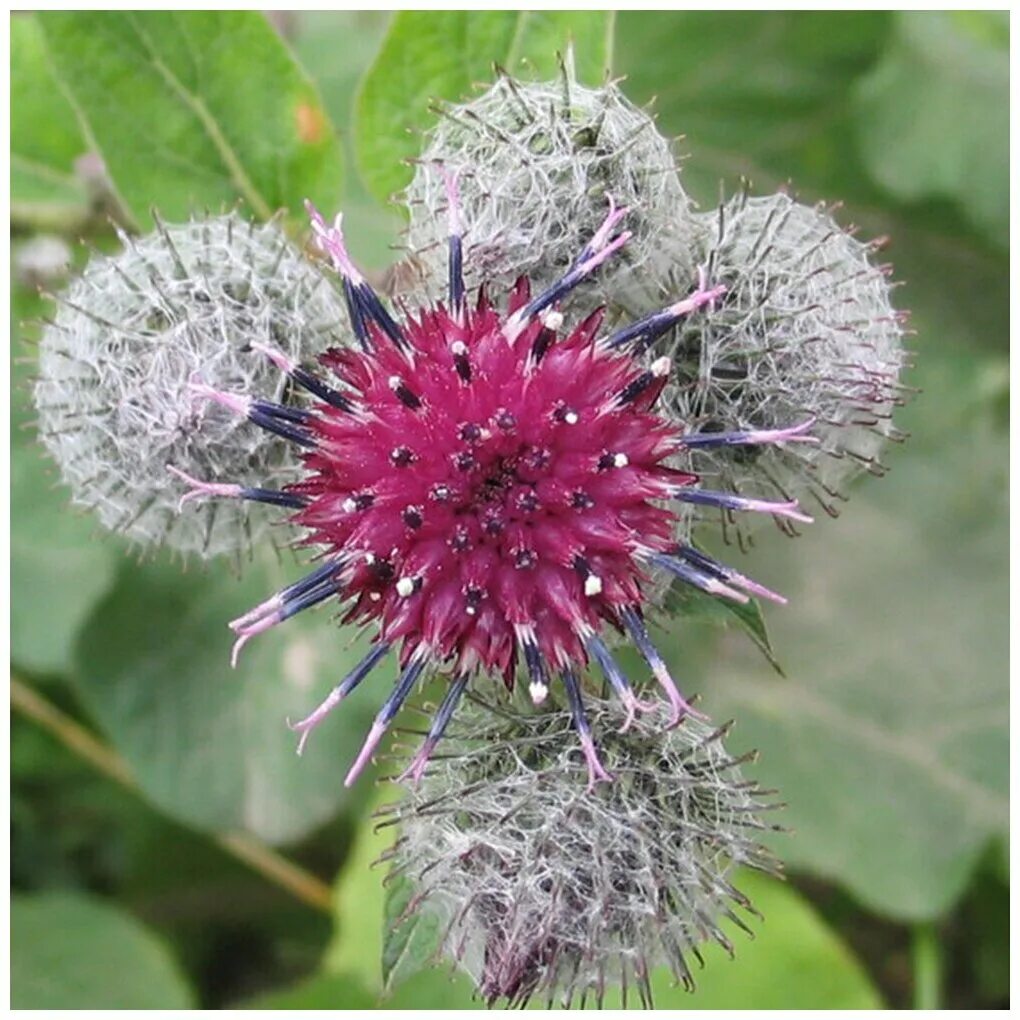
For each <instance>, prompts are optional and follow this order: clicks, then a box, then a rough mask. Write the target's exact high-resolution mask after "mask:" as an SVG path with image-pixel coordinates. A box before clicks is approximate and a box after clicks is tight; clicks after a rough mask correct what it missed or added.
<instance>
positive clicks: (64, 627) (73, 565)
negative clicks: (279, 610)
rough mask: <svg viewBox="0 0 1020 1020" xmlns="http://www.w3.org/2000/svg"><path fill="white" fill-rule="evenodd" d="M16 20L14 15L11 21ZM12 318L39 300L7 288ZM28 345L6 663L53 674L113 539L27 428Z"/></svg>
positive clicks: (107, 579)
mask: <svg viewBox="0 0 1020 1020" xmlns="http://www.w3.org/2000/svg"><path fill="white" fill-rule="evenodd" d="M18 21H20V18H19V19H15V23H17V22H18ZM12 296H13V301H12V304H11V310H12V315H13V318H14V319H15V322H13V323H12V325H11V332H12V335H16V334H17V332H18V331H19V330H18V323H17V320H20V319H26V318H29V317H32V316H39V315H42V314H43V312H44V310H45V308H44V302H43V301H42V299H41V298H39V296H38V295H36V294H33V293H31V292H30V291H28V290H26V289H25V288H23V287H17V286H15V287H13V288H12ZM30 350H31V348H28V347H27V346H26V347H24V348H19V347H18V346H16V347H15V350H14V361H13V364H12V377H13V385H12V392H11V592H12V594H13V598H12V599H11V617H10V619H11V661H12V663H13V664H14V665H15V666H16V667H17V668H19V669H24V670H27V671H28V672H30V673H37V674H45V675H59V674H64V673H67V672H68V671H69V670H70V667H71V655H72V649H73V645H74V640H75V637H76V635H77V633H78V631H79V629H80V628H81V626H82V624H83V623H84V622H85V619H86V617H87V616H88V614H89V612H90V610H91V609H92V607H93V606H94V605H95V604H96V603H97V602H98V601H99V600H100V599H101V598H102V597H103V595H105V594H106V592H107V591H109V589H110V587H111V585H112V584H113V579H114V574H115V571H116V565H117V563H118V561H119V560H120V557H121V552H120V549H119V548H118V545H117V543H116V542H115V541H114V540H113V539H110V538H108V537H107V536H103V535H100V534H98V531H99V529H98V525H97V524H96V522H95V521H94V520H93V519H92V518H91V517H89V516H87V515H86V514H84V513H83V512H82V511H81V510H80V509H76V508H73V507H72V506H71V505H70V498H69V494H68V491H67V489H66V488H64V487H63V486H61V485H59V484H58V479H59V475H58V472H57V468H56V466H55V465H54V464H53V463H52V462H50V461H48V460H47V459H46V458H45V454H44V451H43V448H42V446H41V444H40V443H39V442H38V440H37V439H36V435H35V432H34V430H33V429H32V428H31V426H30V421H31V417H32V410H31V383H30V376H31V374H32V372H33V371H34V366H35V358H34V356H33V355H31V354H30V353H29V352H30Z"/></svg>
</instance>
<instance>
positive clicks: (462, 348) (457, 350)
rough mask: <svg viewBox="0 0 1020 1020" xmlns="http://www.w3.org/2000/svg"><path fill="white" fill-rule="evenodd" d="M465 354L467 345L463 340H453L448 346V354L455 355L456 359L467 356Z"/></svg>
mask: <svg viewBox="0 0 1020 1020" xmlns="http://www.w3.org/2000/svg"><path fill="white" fill-rule="evenodd" d="M467 352H468V349H467V344H466V343H464V341H463V340H454V341H453V343H452V344H450V353H451V354H455V355H456V356H457V357H460V356H461V355H462V354H467Z"/></svg>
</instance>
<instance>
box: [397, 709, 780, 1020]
mask: <svg viewBox="0 0 1020 1020" xmlns="http://www.w3.org/2000/svg"><path fill="white" fill-rule="evenodd" d="M589 709H590V712H591V718H592V721H593V723H594V724H595V725H597V726H598V728H599V731H600V732H601V733H602V734H604V736H603V737H602V740H601V752H602V758H603V761H604V762H605V765H606V767H607V768H608V769H609V771H610V772H611V773H612V775H613V776H614V778H615V782H613V783H611V784H609V785H607V786H602V787H600V788H599V789H598V791H597V793H593V792H591V791H590V790H589V791H587V792H586V791H585V789H584V787H583V785H581V783H579V781H578V780H579V778H580V775H583V770H584V764H583V761H582V760H580V758H579V756H578V755H577V752H576V750H574V749H572V748H571V745H570V741H569V740H567V739H566V737H567V734H568V732H569V730H570V727H571V725H572V721H571V714H570V712H568V711H545V712H539V713H535V712H530V713H529V712H525V711H520V710H517V709H514V708H507V707H503V706H499V705H488V704H485V703H484V702H479V703H477V704H474V705H471V706H470V707H469V708H467V709H465V711H464V712H463V713H462V714H461V715H460V717H459V718H458V724H457V725H456V726H455V727H451V732H450V734H449V735H448V737H447V740H446V742H445V744H444V753H443V755H442V757H437V758H436V759H435V760H434V761H433V762H431V763H430V765H429V766H428V769H427V770H426V772H425V775H424V778H423V780H422V782H421V783H420V784H419V785H418V786H417V787H416V788H413V789H410V790H408V791H407V792H406V794H405V797H404V799H403V800H402V801H401V802H399V803H397V804H395V805H392V806H390V807H388V808H386V809H383V814H384V816H386V817H387V818H388V821H389V822H390V823H394V822H395V823H398V824H399V826H400V835H399V837H398V839H397V842H396V843H395V844H394V847H393V849H392V850H391V851H389V852H387V854H386V855H384V856H385V857H386V858H388V859H390V860H391V861H392V862H393V870H392V873H391V875H390V877H389V879H388V881H389V882H393V881H398V882H406V883H409V888H408V889H407V891H406V898H407V902H408V906H407V908H406V910H405V912H404V915H403V916H402V917H401V918H399V919H398V921H397V928H396V931H397V932H398V933H399V929H400V925H401V924H403V923H405V922H407V921H409V920H411V918H412V917H413V918H415V919H420V918H423V917H424V918H428V919H429V927H431V926H432V925H435V926H436V930H437V931H438V933H439V945H438V948H437V952H438V953H439V954H441V955H444V956H446V957H449V958H451V959H453V960H455V961H456V962H457V963H458V964H459V965H460V966H461V967H462V968H464V969H465V970H466V971H467V972H468V973H469V974H470V975H471V976H472V978H473V979H474V981H475V984H476V987H477V989H478V993H479V994H480V995H481V996H482V997H483V998H484V999H485V1000H487V1001H488V1003H489V1004H490V1005H492V1004H494V1003H496V1002H498V1001H505V1002H506V1004H507V1005H509V1006H511V1007H512V1006H520V1005H523V1004H524V1003H526V1002H527V1001H528V1000H529V999H530V998H531V997H532V996H535V997H542V998H545V999H546V1000H547V1001H548V1004H549V1005H550V1006H552V1005H559V1006H563V1007H567V1006H569V1005H570V1004H571V1002H572V1001H573V1000H574V999H575V998H578V997H579V998H580V999H581V1000H582V1002H583V1000H584V999H585V997H586V996H589V995H590V996H591V997H593V998H594V999H595V1000H596V1002H597V1003H598V1004H599V1005H601V1002H602V997H603V994H604V992H605V990H606V987H607V985H608V984H613V983H616V984H620V985H621V986H622V988H623V989H624V991H626V989H627V988H628V987H631V988H633V989H634V990H635V991H636V992H637V994H638V996H639V997H640V999H641V1002H642V1003H643V1004H644V1005H645V1006H646V1007H650V1006H651V987H650V974H651V971H652V969H653V968H655V967H657V966H659V965H662V964H665V965H667V966H668V967H669V968H670V969H671V971H672V973H673V975H674V977H675V978H676V980H678V981H681V982H682V983H683V984H684V985H685V986H686V987H688V988H689V989H693V987H694V977H693V975H692V973H691V969H692V965H693V963H694V962H698V963H700V962H701V955H700V952H699V947H700V946H702V945H703V944H704V943H707V942H716V943H718V944H719V945H721V946H723V947H724V948H725V949H726V950H727V951H728V952H731V953H732V949H733V947H732V945H731V941H730V938H729V936H728V934H727V933H726V931H725V930H724V928H723V926H722V922H724V921H726V920H727V919H728V920H729V921H731V922H733V923H734V924H735V925H737V926H738V927H740V928H745V930H746V924H745V921H744V920H743V919H742V918H741V917H740V916H739V915H740V912H749V913H751V914H754V910H753V908H752V907H751V904H750V903H749V902H748V900H747V898H746V897H745V896H744V895H743V894H742V893H740V892H739V891H738V890H737V889H736V888H735V887H734V885H733V884H732V882H733V872H734V871H735V870H736V869H737V868H739V867H742V866H746V867H752V868H757V869H759V870H763V871H768V872H776V871H778V870H779V865H778V863H777V862H776V861H775V859H774V858H773V857H772V856H771V855H770V854H769V853H768V852H767V851H766V850H765V849H764V848H763V847H762V846H760V845H759V844H758V838H759V837H760V835H761V833H762V832H763V831H766V830H769V829H773V828H776V826H775V825H773V824H772V823H770V822H768V821H767V820H766V819H767V815H766V813H767V812H768V811H769V810H770V809H771V808H774V807H775V806H776V805H775V803H774V802H772V801H771V798H770V794H771V793H772V792H773V791H768V790H762V789H761V788H759V787H758V786H757V784H756V783H754V782H749V781H746V780H744V779H743V777H742V776H741V771H740V767H741V765H742V764H743V762H745V761H747V760H748V759H749V758H750V757H751V756H744V757H742V758H733V757H731V756H730V755H729V754H728V753H727V751H726V748H725V747H724V745H723V737H724V736H725V734H726V731H727V728H726V727H723V728H722V729H717V730H712V729H710V728H709V727H708V726H706V725H704V724H703V723H701V722H698V721H697V720H695V719H692V718H690V717H688V718H686V719H684V721H683V722H682V723H681V725H679V726H677V727H675V728H674V729H671V730H670V731H669V732H668V733H666V734H663V733H661V732H659V731H658V727H657V725H656V720H655V718H654V717H642V718H641V719H640V720H638V721H637V722H636V723H635V724H634V726H633V727H631V728H630V729H627V730H625V731H621V730H620V728H619V724H620V722H621V716H620V710H619V708H618V706H617V705H615V704H613V703H611V702H607V701H602V700H600V699H594V700H591V701H589ZM402 895H405V894H402ZM412 923H413V922H412ZM425 930H427V928H426V929H425Z"/></svg>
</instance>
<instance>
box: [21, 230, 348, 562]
mask: <svg viewBox="0 0 1020 1020" xmlns="http://www.w3.org/2000/svg"><path fill="white" fill-rule="evenodd" d="M121 240H122V242H123V245H124V248H123V250H122V251H121V252H120V253H118V254H117V255H115V256H112V257H108V256H105V255H101V254H95V255H94V256H93V257H92V258H91V259H90V261H89V264H88V266H87V267H86V269H85V272H84V273H83V274H82V275H81V276H80V277H79V278H78V279H77V280H75V281H74V282H73V283H72V284H71V286H70V287H69V288H68V289H67V291H66V292H65V293H64V294H63V295H62V296H61V298H60V299H59V308H58V310H57V314H56V317H55V319H54V320H53V321H52V322H50V323H48V324H47V325H46V327H45V329H44V331H43V335H42V340H41V343H40V349H39V379H38V382H37V383H36V387H35V400H36V406H37V408H38V411H39V433H40V436H41V438H42V441H43V443H45V445H46V447H47V449H48V450H49V452H50V453H51V454H52V456H53V458H54V460H55V461H56V462H57V464H58V466H59V467H60V472H61V475H62V476H63V478H64V481H66V482H67V483H68V485H70V487H71V493H72V496H73V498H74V501H75V502H76V503H79V504H82V505H85V506H88V507H90V508H91V509H93V510H94V511H95V513H96V514H97V515H98V517H99V519H100V521H102V523H103V524H104V525H105V526H106V527H108V528H111V529H113V530H116V531H121V532H123V533H124V534H125V535H127V536H128V537H129V538H131V539H132V540H134V541H135V542H137V543H138V544H139V545H140V546H144V547H150V546H158V545H167V546H169V547H170V548H172V549H175V550H177V551H178V552H181V553H185V554H187V553H195V554H198V555H199V556H201V557H210V556H215V555H218V554H221V553H222V554H233V555H235V556H236V555H239V554H241V553H244V552H246V551H247V550H248V548H249V547H250V544H251V542H252V541H256V540H258V539H259V538H261V537H264V533H265V529H266V523H267V522H266V521H265V520H264V519H263V518H262V517H260V515H258V514H252V515H249V513H248V507H247V506H244V505H242V504H233V505H209V506H206V507H204V508H203V510H202V512H200V513H196V514H189V515H187V516H183V517H182V516H179V515H178V513H177V497H176V496H175V494H174V492H173V490H172V488H171V487H169V486H168V485H167V476H166V464H167V462H171V463H173V464H174V465H176V467H177V469H178V470H181V471H184V472H186V473H188V474H190V475H203V476H208V475H210V474H213V475H219V474H225V475H229V476H230V477H233V478H235V479H237V480H238V481H239V482H242V483H244V484H255V483H256V481H257V480H260V479H261V480H265V479H273V480H275V481H276V482H278V483H279V482H282V481H286V480H289V479H291V478H294V477H295V475H296V471H295V469H296V468H297V467H298V464H297V458H296V457H295V456H293V454H292V452H291V451H290V450H289V449H288V448H286V446H285V445H284V444H278V443H274V442H269V441H267V437H266V436H265V435H264V434H262V433H259V432H257V431H255V430H252V429H248V428H246V427H244V425H243V424H239V423H238V422H237V421H236V420H235V419H234V418H233V417H232V416H230V415H228V414H224V413H223V411H222V410H221V409H220V408H216V407H209V406H207V405H205V406H204V405H202V404H200V403H197V402H195V401H193V400H192V399H191V393H190V390H189V385H190V381H191V379H192V377H193V376H194V374H195V373H196V372H198V371H199V370H201V372H202V374H203V377H204V378H205V379H206V381H208V382H212V383H215V384H216V385H217V386H219V387H221V388H243V389H247V388H256V389H263V390H264V391H265V392H267V393H268V394H270V395H271V396H272V397H273V398H274V399H280V398H281V397H282V396H283V393H284V390H285V388H286V380H285V379H282V378H281V377H279V375H278V373H276V372H275V371H274V370H273V368H272V366H271V365H267V364H266V361H265V359H264V358H263V357H262V356H261V355H259V354H254V353H252V350H251V348H252V347H253V346H258V345H259V344H260V343H263V344H265V343H272V344H277V345H279V346H281V347H282V348H283V350H285V351H286V352H287V354H288V356H289V357H295V358H297V357H310V356H312V355H314V354H317V353H318V352H320V351H323V350H325V349H326V348H327V347H332V346H335V345H336V344H338V343H341V342H342V341H343V338H344V326H343V323H342V315H343V301H342V299H341V298H340V296H339V294H338V293H337V292H336V291H335V290H334V288H333V286H332V285H331V283H330V282H329V281H327V280H326V279H325V278H324V277H323V275H322V274H321V273H320V272H319V271H318V270H317V269H316V267H315V266H313V265H311V264H310V263H309V262H308V260H307V259H306V258H304V256H302V254H301V253H300V252H299V251H298V250H297V249H296V248H295V247H294V246H293V245H292V244H291V243H290V242H289V241H288V240H287V238H286V236H285V234H284V233H283V231H282V230H281V229H280V228H279V227H278V226H277V225H276V224H275V223H267V224H263V225H261V226H256V225H254V224H252V223H248V222H246V221H245V220H243V219H242V218H241V217H240V216H238V215H236V214H230V215H227V216H215V217H210V218H206V219H199V220H194V221H192V222H190V223H183V224H178V225H173V226H164V225H163V224H159V229H158V230H156V231H155V232H153V233H152V234H149V235H147V236H145V237H142V238H139V239H133V238H129V237H127V236H126V235H123V234H122V235H121Z"/></svg>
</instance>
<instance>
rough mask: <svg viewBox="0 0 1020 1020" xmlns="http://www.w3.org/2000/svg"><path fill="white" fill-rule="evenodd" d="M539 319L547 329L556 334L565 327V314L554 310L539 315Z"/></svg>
mask: <svg viewBox="0 0 1020 1020" xmlns="http://www.w3.org/2000/svg"><path fill="white" fill-rule="evenodd" d="M539 319H540V320H541V322H542V325H543V326H545V328H546V329H551V330H552V331H553V332H556V330H558V329H559V328H560V326H562V325H563V313H562V312H557V311H554V310H553V309H550V310H549V311H547V312H544V313H542V314H541V315H539Z"/></svg>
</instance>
